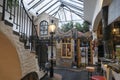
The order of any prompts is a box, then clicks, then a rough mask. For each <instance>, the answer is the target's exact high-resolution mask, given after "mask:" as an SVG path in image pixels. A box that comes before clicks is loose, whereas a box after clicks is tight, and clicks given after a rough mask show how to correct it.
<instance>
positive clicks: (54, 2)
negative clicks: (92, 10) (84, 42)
mask: <svg viewBox="0 0 120 80" xmlns="http://www.w3.org/2000/svg"><path fill="white" fill-rule="evenodd" d="M23 3H24V5H25V7H26V9H27V10H28V11H29V12H30V13H32V14H33V15H34V16H39V15H41V14H42V13H48V14H49V15H51V16H54V17H56V18H58V19H59V22H60V23H66V22H69V21H73V22H81V23H82V22H83V18H84V13H83V11H84V10H83V9H84V6H83V5H84V3H83V0H23Z"/></svg>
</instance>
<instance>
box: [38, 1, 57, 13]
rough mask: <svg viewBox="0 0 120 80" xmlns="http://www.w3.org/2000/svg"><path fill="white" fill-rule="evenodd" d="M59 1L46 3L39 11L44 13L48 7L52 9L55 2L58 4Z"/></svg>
mask: <svg viewBox="0 0 120 80" xmlns="http://www.w3.org/2000/svg"><path fill="white" fill-rule="evenodd" d="M57 3H58V1H57V0H56V1H52V2H51V4H50V5H46V6H45V7H44V8H42V9H41V10H40V11H39V12H38V13H39V14H41V13H44V12H45V11H47V10H48V9H50V8H51V7H52V6H54V5H55V4H57Z"/></svg>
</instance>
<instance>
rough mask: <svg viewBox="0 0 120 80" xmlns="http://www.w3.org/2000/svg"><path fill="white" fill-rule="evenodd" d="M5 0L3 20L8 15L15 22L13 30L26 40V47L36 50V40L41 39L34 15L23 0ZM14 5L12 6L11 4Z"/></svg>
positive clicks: (21, 38) (22, 40) (20, 38)
mask: <svg viewBox="0 0 120 80" xmlns="http://www.w3.org/2000/svg"><path fill="white" fill-rule="evenodd" d="M9 1H10V0H3V5H2V6H1V7H3V8H2V9H3V10H2V20H5V19H6V17H7V18H8V16H9V18H8V21H9V20H11V21H12V24H13V32H15V33H17V34H18V35H19V36H20V37H19V40H20V41H21V42H24V47H25V48H26V49H29V48H30V49H31V50H35V46H34V44H35V42H36V41H35V40H39V37H38V34H37V30H36V28H35V25H34V21H33V17H32V16H31V15H29V13H28V12H27V11H26V9H25V7H24V3H23V0H21V1H19V0H12V3H11V4H8V3H9ZM10 5H11V6H12V7H11V8H10V7H9V6H10Z"/></svg>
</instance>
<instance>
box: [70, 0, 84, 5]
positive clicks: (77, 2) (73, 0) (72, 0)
mask: <svg viewBox="0 0 120 80" xmlns="http://www.w3.org/2000/svg"><path fill="white" fill-rule="evenodd" d="M70 1H71V2H74V3H76V4H80V5H83V2H82V1H81V2H79V1H75V0H70Z"/></svg>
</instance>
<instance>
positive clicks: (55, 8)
mask: <svg viewBox="0 0 120 80" xmlns="http://www.w3.org/2000/svg"><path fill="white" fill-rule="evenodd" d="M59 6H60V5H58V6H57V7H55V8H54V9H52V10H51V11H50V12H48V13H49V14H50V13H51V12H52V11H53V10H55V9H57V8H58V7H59Z"/></svg>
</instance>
